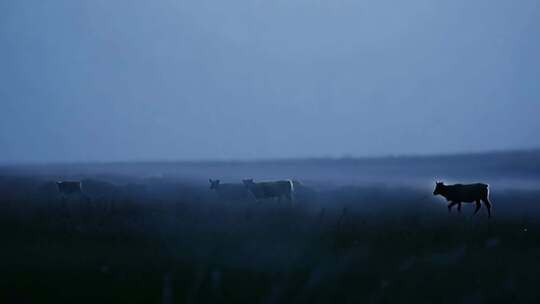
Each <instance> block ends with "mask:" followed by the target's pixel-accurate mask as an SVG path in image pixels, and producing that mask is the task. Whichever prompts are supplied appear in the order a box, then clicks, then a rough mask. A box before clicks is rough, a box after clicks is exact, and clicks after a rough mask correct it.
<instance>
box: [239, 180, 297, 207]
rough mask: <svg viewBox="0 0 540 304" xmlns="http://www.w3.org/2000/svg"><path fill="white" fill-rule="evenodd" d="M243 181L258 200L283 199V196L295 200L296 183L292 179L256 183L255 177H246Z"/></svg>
mask: <svg viewBox="0 0 540 304" xmlns="http://www.w3.org/2000/svg"><path fill="white" fill-rule="evenodd" d="M242 182H243V183H244V185H245V186H246V188H247V189H248V190H249V191H250V192H251V193H252V194H253V196H255V198H256V199H257V200H259V199H265V198H277V199H278V200H279V201H281V197H283V196H285V197H286V198H287V199H288V200H289V201H290V202H291V203H292V202H293V195H294V184H293V182H292V180H284V181H274V182H261V183H255V182H253V179H245V180H243V181H242Z"/></svg>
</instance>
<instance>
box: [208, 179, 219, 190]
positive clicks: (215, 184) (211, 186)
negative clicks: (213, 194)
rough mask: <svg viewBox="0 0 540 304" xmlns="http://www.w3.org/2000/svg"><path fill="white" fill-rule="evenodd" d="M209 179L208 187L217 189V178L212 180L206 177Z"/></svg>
mask: <svg viewBox="0 0 540 304" xmlns="http://www.w3.org/2000/svg"><path fill="white" fill-rule="evenodd" d="M208 180H209V181H210V189H214V190H215V189H217V188H218V187H219V179H216V180H212V179H208Z"/></svg>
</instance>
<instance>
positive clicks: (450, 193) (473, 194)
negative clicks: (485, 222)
mask: <svg viewBox="0 0 540 304" xmlns="http://www.w3.org/2000/svg"><path fill="white" fill-rule="evenodd" d="M433 195H442V196H444V198H446V200H447V201H449V202H450V203H449V204H448V212H450V211H451V210H452V207H453V206H454V205H458V206H457V209H458V212H461V203H472V202H476V209H475V210H474V214H476V213H477V212H478V210H480V207H481V204H480V201H483V202H484V205H486V207H487V211H488V217H489V218H491V203H490V201H489V198H488V196H489V189H488V185H487V184H481V183H477V184H466V185H463V184H455V185H445V184H444V183H442V182H436V183H435V190H434V191H433Z"/></svg>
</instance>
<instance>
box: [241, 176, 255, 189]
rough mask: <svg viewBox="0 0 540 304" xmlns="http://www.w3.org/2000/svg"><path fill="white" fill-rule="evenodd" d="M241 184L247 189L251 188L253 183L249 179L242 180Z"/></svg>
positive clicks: (251, 179)
mask: <svg viewBox="0 0 540 304" xmlns="http://www.w3.org/2000/svg"><path fill="white" fill-rule="evenodd" d="M242 183H243V184H244V186H246V187H247V188H251V187H252V186H253V185H254V184H255V183H254V182H253V178H250V179H244V180H242Z"/></svg>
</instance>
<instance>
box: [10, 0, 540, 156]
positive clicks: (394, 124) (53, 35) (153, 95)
mask: <svg viewBox="0 0 540 304" xmlns="http://www.w3.org/2000/svg"><path fill="white" fill-rule="evenodd" d="M539 116H540V2H539V1H538V0H521V1H510V0H508V1H500V0H478V1H470V0H451V1H450V0H449V1H433V0H410V1H401V0H400V1H397V0H396V1H388V0H382V1H381V0H370V1H362V0H227V1H221V0H213V1H209V0H161V1H134V0H125V1H115V0H101V1H100V0H88V1H73V0H65V1H57V0H48V1H43V0H36V1H25V0H0V162H4V163H5V162H34V161H37V162H48V161H96V160H97V161H115V160H163V159H168V160H174V159H178V160H184V159H257V158H284V157H285V158H287V157H319V156H333V157H340V156H344V155H348V156H366V155H400V154H431V153H454V152H469V151H484V150H503V149H520V148H531V147H540V136H539V134H538V133H539V131H540V118H539Z"/></svg>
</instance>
